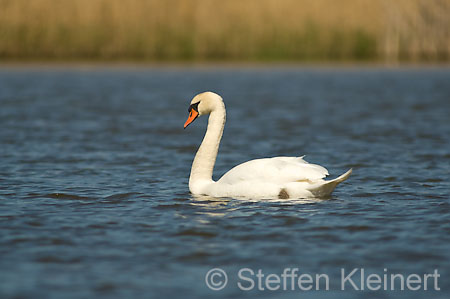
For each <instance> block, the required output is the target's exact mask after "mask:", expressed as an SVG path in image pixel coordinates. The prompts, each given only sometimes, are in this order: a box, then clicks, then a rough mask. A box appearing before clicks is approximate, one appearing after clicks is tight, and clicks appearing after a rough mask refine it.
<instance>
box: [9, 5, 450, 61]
mask: <svg viewBox="0 0 450 299" xmlns="http://www.w3.org/2000/svg"><path fill="white" fill-rule="evenodd" d="M449 15H450V1H447V0H427V1H426V0H396V1H389V0H372V1H370V0H340V1H332V0H314V1H308V0H279V1H274V0H246V1H237V0H227V1H219V0H164V1H158V0H128V1H122V0H65V1H57V0H0V63H5V62H17V61H19V62H34V61H37V62H49V61H50V62H58V61H61V62H77V61H81V62H92V61H94V62H105V63H107V62H131V63H133V62H136V63H137V62H147V63H154V62H156V63H158V62H162V63H166V62H169V63H172V62H175V63H176V62H180V63H186V62H187V63H190V62H192V63H206V62H213V63H220V62H228V61H230V62H249V63H258V62H294V63H317V62H318V63H322V62H332V63H354V62H362V63H386V64H395V63H419V64H421V63H442V62H444V63H448V62H449V61H450V18H449V17H448V16H449Z"/></svg>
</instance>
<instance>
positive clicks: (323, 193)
mask: <svg viewBox="0 0 450 299" xmlns="http://www.w3.org/2000/svg"><path fill="white" fill-rule="evenodd" d="M350 174H352V169H349V170H348V171H347V172H346V173H344V174H342V175H340V176H339V177H337V178H335V179H334V180H331V181H325V182H324V183H321V184H319V185H316V186H314V187H312V188H311V189H309V191H311V193H312V194H313V195H314V196H315V197H327V196H330V195H331V192H333V190H334V188H336V186H337V185H339V184H340V183H342V182H343V181H345V180H346V179H348V177H349V176H350Z"/></svg>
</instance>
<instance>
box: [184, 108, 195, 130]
mask: <svg viewBox="0 0 450 299" xmlns="http://www.w3.org/2000/svg"><path fill="white" fill-rule="evenodd" d="M190 110H191V111H190V112H189V117H188V119H187V121H186V122H185V123H184V128H185V129H186V127H187V126H189V125H190V124H191V123H192V122H193V121H194V120H195V119H196V118H197V117H198V112H197V111H195V109H190Z"/></svg>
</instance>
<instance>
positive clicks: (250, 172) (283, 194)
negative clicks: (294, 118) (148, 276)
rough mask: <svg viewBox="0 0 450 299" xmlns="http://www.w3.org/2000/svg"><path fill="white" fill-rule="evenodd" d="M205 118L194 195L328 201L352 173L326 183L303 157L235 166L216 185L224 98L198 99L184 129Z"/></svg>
mask: <svg viewBox="0 0 450 299" xmlns="http://www.w3.org/2000/svg"><path fill="white" fill-rule="evenodd" d="M206 114H210V116H209V121H208V128H207V130H206V134H205V137H204V139H203V141H202V144H201V145H200V148H199V149H198V151H197V154H196V155H195V159H194V162H193V163H192V169H191V175H190V178H189V190H190V191H191V193H192V194H200V195H209V196H213V197H245V198H253V199H257V198H258V199H261V198H279V199H288V198H309V197H326V196H329V195H330V194H331V192H333V190H334V188H335V187H336V186H337V185H338V184H339V183H341V182H343V181H345V180H346V179H347V178H348V177H349V175H350V174H351V172H352V170H351V169H350V170H348V171H347V172H346V173H344V174H343V175H341V176H340V177H338V178H336V179H334V180H330V181H325V180H324V179H323V178H325V176H327V175H328V171H327V170H326V169H325V168H324V167H322V166H320V165H315V164H309V163H308V162H306V161H305V160H303V158H302V157H274V158H265V159H256V160H251V161H248V162H245V163H243V164H240V165H238V166H235V167H234V168H232V169H231V170H230V171H228V172H227V173H225V174H224V175H223V176H222V177H221V178H220V179H219V180H218V181H217V182H214V181H213V180H212V173H213V168H214V164H215V162H216V157H217V152H218V150H219V144H220V140H221V138H222V133H223V128H224V126H225V115H226V112H225V105H224V103H223V101H222V98H221V97H220V96H219V95H217V94H215V93H212V92H205V93H201V94H199V95H197V96H195V97H194V98H193V99H192V101H191V105H190V106H189V118H188V120H187V121H186V123H185V124H184V128H186V127H187V126H188V125H189V124H190V123H192V122H193V121H194V120H195V119H196V118H197V117H198V116H201V115H206Z"/></svg>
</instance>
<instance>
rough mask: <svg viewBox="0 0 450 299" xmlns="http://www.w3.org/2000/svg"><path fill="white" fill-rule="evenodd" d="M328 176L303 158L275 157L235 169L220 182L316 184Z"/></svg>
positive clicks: (322, 169) (249, 162)
mask: <svg viewBox="0 0 450 299" xmlns="http://www.w3.org/2000/svg"><path fill="white" fill-rule="evenodd" d="M327 175H328V170H326V169H325V168H324V167H322V166H320V165H316V164H310V163H308V162H306V161H305V160H303V157H274V158H264V159H256V160H251V161H248V162H245V163H242V164H240V165H237V166H235V167H233V168H232V169H231V170H230V171H228V172H227V173H225V174H224V175H223V176H222V177H221V178H220V179H219V181H218V183H223V184H238V183H240V182H242V181H252V182H254V183H255V182H265V183H272V184H287V183H292V182H308V183H314V182H317V181H320V180H322V179H323V178H324V177H326V176H327Z"/></svg>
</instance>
